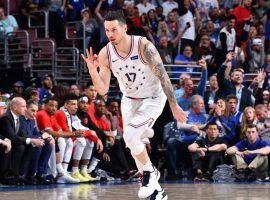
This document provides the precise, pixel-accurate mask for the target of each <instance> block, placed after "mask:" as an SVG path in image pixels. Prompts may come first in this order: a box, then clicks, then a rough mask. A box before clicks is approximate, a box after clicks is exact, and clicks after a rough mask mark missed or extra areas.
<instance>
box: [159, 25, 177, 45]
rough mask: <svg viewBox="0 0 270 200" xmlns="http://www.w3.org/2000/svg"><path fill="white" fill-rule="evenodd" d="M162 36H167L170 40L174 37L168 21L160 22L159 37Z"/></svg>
mask: <svg viewBox="0 0 270 200" xmlns="http://www.w3.org/2000/svg"><path fill="white" fill-rule="evenodd" d="M161 36H167V38H168V40H169V41H170V40H173V39H174V35H173V34H172V33H171V32H170V30H169V28H168V26H167V24H166V21H160V22H159V23H158V29H157V37H158V38H160V37H161Z"/></svg>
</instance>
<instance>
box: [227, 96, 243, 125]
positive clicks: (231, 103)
mask: <svg viewBox="0 0 270 200" xmlns="http://www.w3.org/2000/svg"><path fill="white" fill-rule="evenodd" d="M226 102H227V105H228V110H229V112H230V113H231V114H232V115H234V117H235V119H236V123H237V124H238V125H240V123H241V121H242V115H243V113H242V112H240V111H239V110H237V108H236V106H237V104H238V99H237V97H236V96H235V95H233V94H230V95H228V96H227V98H226Z"/></svg>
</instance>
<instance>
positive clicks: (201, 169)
mask: <svg viewBox="0 0 270 200" xmlns="http://www.w3.org/2000/svg"><path fill="white" fill-rule="evenodd" d="M218 132H219V129H218V126H217V124H216V123H209V124H207V126H206V137H205V138H200V139H198V140H196V141H195V142H194V143H193V144H191V145H189V146H188V150H189V151H190V152H191V153H192V163H193V169H194V171H195V172H196V177H195V179H194V180H196V181H197V180H210V179H211V178H212V175H213V172H214V170H215V169H216V167H217V166H218V165H221V164H223V163H224V152H225V151H226V149H227V144H226V142H225V141H224V140H223V139H222V138H220V137H218Z"/></svg>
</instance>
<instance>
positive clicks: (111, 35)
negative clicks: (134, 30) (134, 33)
mask: <svg viewBox="0 0 270 200" xmlns="http://www.w3.org/2000/svg"><path fill="white" fill-rule="evenodd" d="M104 27H105V32H106V35H107V37H108V39H109V41H110V42H111V43H112V44H113V45H117V44H119V43H120V42H121V40H122V39H123V37H124V35H125V34H126V31H127V25H126V24H122V23H121V22H119V21H118V20H113V21H105V22H104Z"/></svg>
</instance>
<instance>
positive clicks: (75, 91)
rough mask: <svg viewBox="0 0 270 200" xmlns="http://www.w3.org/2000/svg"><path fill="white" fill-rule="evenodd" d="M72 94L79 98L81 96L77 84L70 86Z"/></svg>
mask: <svg viewBox="0 0 270 200" xmlns="http://www.w3.org/2000/svg"><path fill="white" fill-rule="evenodd" d="M70 92H71V93H74V94H75V95H76V96H77V97H79V96H80V88H79V87H78V85H76V84H72V85H71V86H70Z"/></svg>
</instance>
